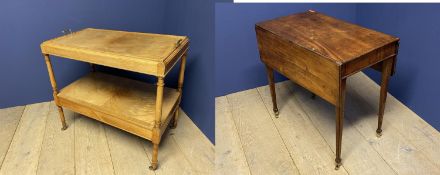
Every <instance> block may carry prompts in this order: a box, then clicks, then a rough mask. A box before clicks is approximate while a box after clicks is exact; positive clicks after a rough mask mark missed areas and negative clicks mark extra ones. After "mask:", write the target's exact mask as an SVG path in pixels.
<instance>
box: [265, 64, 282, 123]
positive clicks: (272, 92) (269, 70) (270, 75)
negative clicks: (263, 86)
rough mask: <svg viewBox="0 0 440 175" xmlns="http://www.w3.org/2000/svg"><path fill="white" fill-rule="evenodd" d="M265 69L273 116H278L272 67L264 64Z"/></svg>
mask: <svg viewBox="0 0 440 175" xmlns="http://www.w3.org/2000/svg"><path fill="white" fill-rule="evenodd" d="M266 71H267V80H268V81H269V87H270V95H271V97H272V105H273V112H274V113H275V117H276V118H278V114H279V111H278V105H277V96H276V93H275V82H274V77H273V69H272V68H271V67H269V66H267V65H266Z"/></svg>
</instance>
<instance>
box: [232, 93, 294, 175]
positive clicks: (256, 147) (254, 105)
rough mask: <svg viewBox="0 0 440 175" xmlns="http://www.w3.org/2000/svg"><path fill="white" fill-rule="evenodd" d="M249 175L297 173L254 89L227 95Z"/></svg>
mask: <svg viewBox="0 0 440 175" xmlns="http://www.w3.org/2000/svg"><path fill="white" fill-rule="evenodd" d="M226 98H227V99H228V101H229V102H230V105H231V109H232V118H233V119H234V123H235V125H236V127H237V130H238V134H239V136H240V139H241V141H242V144H243V150H244V152H245V155H246V159H247V160H248V163H249V168H250V170H251V173H252V174H299V172H298V170H297V169H296V165H295V164H294V162H293V160H292V159H291V156H290V154H289V152H288V150H287V148H286V146H285V145H284V143H283V140H282V138H281V137H280V135H279V133H278V131H277V129H276V128H275V125H274V124H273V121H272V119H271V118H270V115H269V113H268V111H267V109H266V107H265V106H264V103H263V101H262V100H261V97H260V95H259V94H258V91H257V90H256V89H251V90H246V91H242V92H239V93H234V94H230V95H227V96H226Z"/></svg>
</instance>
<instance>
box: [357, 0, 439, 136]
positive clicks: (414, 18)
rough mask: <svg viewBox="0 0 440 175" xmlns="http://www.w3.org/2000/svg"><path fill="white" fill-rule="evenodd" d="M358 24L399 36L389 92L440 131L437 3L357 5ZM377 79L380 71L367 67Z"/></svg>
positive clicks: (378, 80) (370, 73)
mask: <svg viewBox="0 0 440 175" xmlns="http://www.w3.org/2000/svg"><path fill="white" fill-rule="evenodd" d="M356 16H357V18H356V21H357V23H358V24H360V25H363V26H365V27H368V28H372V29H376V30H379V31H382V32H385V33H388V34H392V35H394V36H398V37H399V38H400V49H399V55H398V59H397V67H396V74H395V76H393V77H392V78H391V80H390V87H389V92H390V93H391V94H392V95H393V96H395V97H396V98H397V99H399V100H400V101H402V102H403V103H404V104H405V105H406V106H408V107H409V108H411V109H412V110H413V111H414V112H416V113H417V114H418V115H420V116H421V117H422V118H423V119H424V120H426V121H427V122H428V123H429V124H431V125H432V126H433V127H435V128H437V130H440V116H439V107H440V101H439V98H440V72H439V70H440V69H439V67H440V47H439V46H440V45H439V43H440V20H439V18H440V4H359V5H357V15H356ZM365 72H366V73H367V75H369V76H370V77H372V78H373V79H374V80H375V81H376V82H380V74H379V73H377V72H376V71H372V70H367V71H365Z"/></svg>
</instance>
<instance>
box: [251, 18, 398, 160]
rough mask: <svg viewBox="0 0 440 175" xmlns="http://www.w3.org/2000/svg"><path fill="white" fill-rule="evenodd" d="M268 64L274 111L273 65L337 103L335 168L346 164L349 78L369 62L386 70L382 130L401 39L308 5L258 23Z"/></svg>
mask: <svg viewBox="0 0 440 175" xmlns="http://www.w3.org/2000/svg"><path fill="white" fill-rule="evenodd" d="M255 31H256V35H257V41H258V48H259V52H260V58H261V61H262V62H263V63H264V64H265V65H266V67H267V73H268V77H269V85H270V87H271V88H270V91H271V94H272V101H273V106H274V107H273V110H274V112H275V114H276V115H277V114H278V107H277V104H276V97H275V96H276V94H275V90H274V82H273V79H272V78H271V77H272V76H273V75H272V74H273V73H272V71H271V70H272V69H273V70H276V71H278V72H280V73H281V74H283V75H284V76H286V77H288V78H289V79H290V80H292V81H294V82H296V83H297V84H299V85H301V86H303V87H304V88H306V89H308V90H309V91H311V92H312V93H313V96H314V95H315V94H316V95H317V96H320V97H321V98H323V99H325V100H326V101H328V102H329V103H331V104H333V105H335V107H336V159H335V161H336V168H339V166H340V165H341V143H342V128H343V118H344V106H345V105H344V101H345V86H346V79H347V78H348V77H349V76H351V75H353V74H355V73H357V72H359V71H361V70H363V69H365V68H368V67H372V68H374V69H375V70H378V71H381V72H382V85H381V96H380V99H379V101H380V103H379V104H380V107H379V120H378V128H377V131H376V132H377V134H378V136H380V134H381V133H382V129H381V126H382V120H383V111H384V109H385V99H386V92H387V86H388V80H389V76H391V75H392V74H394V72H395V65H396V56H397V50H398V45H399V38H396V37H393V36H390V35H387V34H384V33H381V32H377V31H374V30H371V29H367V28H363V27H361V26H358V25H354V24H351V23H348V22H345V21H342V20H338V19H335V18H332V17H330V16H326V15H324V14H321V13H318V12H315V11H313V10H309V11H307V12H304V13H299V14H293V15H289V16H284V17H279V18H276V19H273V20H268V21H264V22H260V23H257V24H256V25H255Z"/></svg>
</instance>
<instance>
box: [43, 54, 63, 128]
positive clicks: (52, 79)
mask: <svg viewBox="0 0 440 175" xmlns="http://www.w3.org/2000/svg"><path fill="white" fill-rule="evenodd" d="M44 60H45V61H46V66H47V71H48V73H49V79H50V84H51V85H52V91H53V94H52V95H53V99H54V101H55V104H56V105H57V106H58V114H59V116H60V120H61V124H62V128H61V129H62V130H65V129H67V124H66V119H65V118H64V112H63V108H61V106H60V103H59V100H58V97H57V94H58V88H57V82H56V80H55V75H54V74H53V69H52V63H51V61H50V57H49V55H47V54H44Z"/></svg>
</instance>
